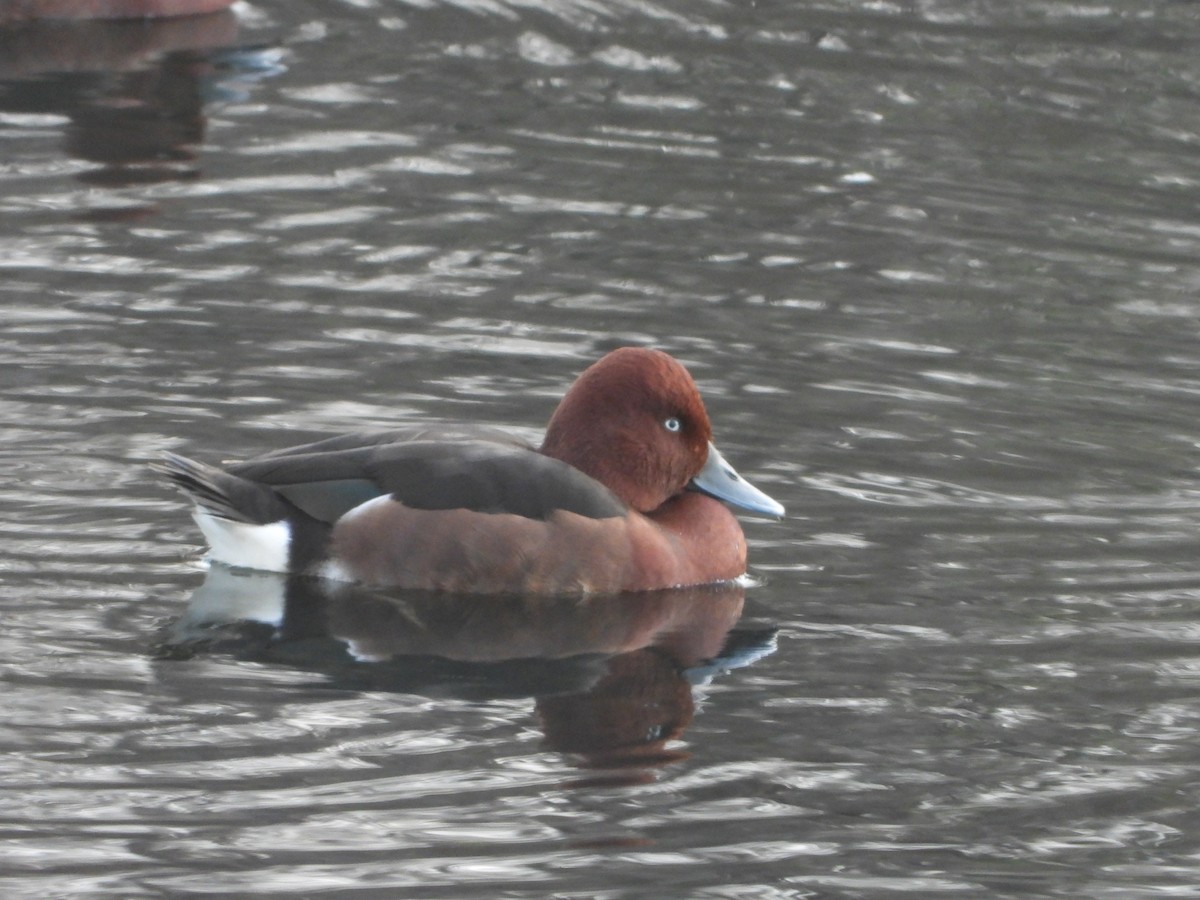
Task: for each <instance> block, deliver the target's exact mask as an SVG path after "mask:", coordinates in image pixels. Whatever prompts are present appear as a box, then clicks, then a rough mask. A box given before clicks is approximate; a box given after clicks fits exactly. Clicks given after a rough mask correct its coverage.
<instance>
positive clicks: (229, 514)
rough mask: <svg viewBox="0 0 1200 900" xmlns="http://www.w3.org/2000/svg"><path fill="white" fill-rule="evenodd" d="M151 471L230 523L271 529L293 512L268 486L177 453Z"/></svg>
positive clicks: (167, 455)
mask: <svg viewBox="0 0 1200 900" xmlns="http://www.w3.org/2000/svg"><path fill="white" fill-rule="evenodd" d="M151 467H152V468H153V469H154V471H156V472H158V473H159V474H160V475H165V476H166V477H167V478H168V479H169V480H170V481H171V483H172V484H174V485H175V486H176V487H177V488H179V489H180V490H181V491H183V492H184V493H185V494H187V495H188V496H189V497H190V498H191V499H192V501H193V502H194V503H195V504H196V506H198V507H199V508H200V509H201V510H202V511H204V512H206V513H208V515H210V516H212V517H214V518H217V519H223V520H225V521H228V522H241V523H244V524H246V525H269V524H271V523H273V522H279V521H281V520H283V519H286V518H288V516H289V514H290V513H292V512H294V510H293V509H292V507H291V506H290V505H289V504H288V503H286V502H285V501H284V500H283V499H282V498H281V497H280V496H279V495H278V494H276V493H275V492H274V491H273V490H271V489H270V488H269V487H267V486H266V485H262V484H258V483H256V482H253V481H249V480H248V479H245V478H240V477H238V476H237V475H232V474H230V473H229V472H226V471H224V470H223V469H218V468H217V467H216V466H210V465H208V464H207V463H202V462H196V460H194V459H188V458H187V457H184V456H177V455H176V454H174V453H164V454H163V457H162V460H161V461H159V462H157V463H153V464H152V465H151Z"/></svg>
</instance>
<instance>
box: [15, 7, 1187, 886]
mask: <svg viewBox="0 0 1200 900" xmlns="http://www.w3.org/2000/svg"><path fill="white" fill-rule="evenodd" d="M1198 38H1200V12H1198V11H1197V10H1195V9H1194V7H1193V5H1192V4H1188V3H1173V2H1166V0H1161V2H1152V0H1138V2H1132V3H1125V4H1118V5H1103V4H1091V5H1088V4H1066V3H1052V2H1039V3H1027V4H1021V5H1020V7H1019V8H1018V9H1014V8H1012V5H1011V4H1001V3H991V2H986V0H972V2H967V3H962V2H955V3H940V2H924V3H874V2H870V3H868V2H844V3H832V2H831V3H823V4H819V3H812V4H795V3H790V2H778V3H770V2H759V3H754V4H751V3H730V4H715V3H713V4H696V3H684V2H676V0H667V2H659V3H648V2H641V0H595V2H586V3H584V2H565V0H562V2H559V0H537V2H533V0H531V2H503V0H479V2H473V0H461V2H419V3H418V2H411V3H410V2H398V0H386V2H379V3H373V4H369V3H344V4H313V3H282V2H274V0H264V2H260V3H256V4H254V5H248V4H241V5H239V6H237V7H236V8H235V10H234V11H233V12H232V13H231V14H229V15H222V16H214V17H210V18H205V19H203V20H192V21H189V22H187V23H171V24H158V25H155V24H147V23H132V24H131V23H125V24H112V25H106V26H88V27H85V26H70V27H68V26H62V25H55V26H50V25H47V26H43V27H39V28H37V29H34V28H24V29H21V30H19V31H17V30H10V31H5V32H0V79H2V82H0V250H2V252H0V328H2V336H0V340H2V341H3V345H2V346H3V350H4V353H3V356H0V366H2V373H0V456H2V458H3V465H2V466H0V506H2V507H3V509H4V512H5V514H4V516H3V522H2V524H0V533H2V536H0V545H2V546H3V550H2V555H0V567H2V570H3V579H2V581H0V599H2V602H3V606H4V610H5V628H4V629H3V632H2V633H0V679H2V680H3V685H4V697H5V702H4V707H3V708H4V714H3V716H2V717H0V749H3V750H4V751H5V752H4V753H3V755H2V757H0V759H2V761H0V767H3V780H2V783H3V786H4V790H3V791H0V807H2V810H0V823H2V824H0V836H2V837H3V842H2V844H0V891H2V892H3V894H4V895H5V896H11V897H45V896H56V895H69V896H113V897H123V898H124V897H141V896H163V895H171V896H194V895H203V894H221V893H225V894H243V895H247V894H260V895H266V896H271V895H279V896H289V895H290V896H330V897H334V896H351V895H353V896H390V897H394V896H412V897H422V898H430V897H447V898H450V897H453V898H463V897H476V896H477V897H489V898H491V897H496V896H507V897H545V896H558V897H573V896H587V897H613V898H616V897H644V896H655V897H681V898H682V897H688V898H718V897H721V898H732V897H739V898H744V897H755V898H776V897H822V898H825V897H872V898H873V897H890V896H915V897H939V896H946V897H954V896H980V895H985V896H991V897H1051V896H1058V897H1081V896H1086V897H1120V898H1132V897H1159V896H1187V895H1189V894H1190V893H1191V892H1193V891H1194V890H1195V884H1196V883H1197V882H1198V881H1200V871H1198V868H1197V864H1196V859H1197V855H1198V854H1200V845H1198V844H1197V840H1196V837H1195V832H1196V828H1195V826H1196V814H1195V812H1194V810H1195V809H1196V807H1197V805H1198V801H1200V796H1198V791H1197V787H1196V785H1197V780H1196V777H1195V773H1196V771H1197V763H1198V762H1200V755H1198V754H1197V751H1196V749H1195V748H1196V746H1197V727H1198V724H1200V723H1198V721H1197V720H1198V718H1200V706H1198V705H1197V697H1198V688H1200V656H1198V655H1197V642H1198V641H1200V613H1198V612H1197V602H1198V599H1200V569H1198V568H1197V565H1196V563H1195V545H1194V534H1195V533H1196V531H1197V524H1198V523H1200V491H1198V490H1197V488H1196V459H1197V450H1198V446H1200V430H1198V428H1197V425H1196V421H1197V417H1196V415H1195V410H1196V399H1197V393H1198V392H1200V357H1198V355H1197V353H1196V346H1197V343H1196V340H1197V331H1198V330H1200V329H1198V327H1197V324H1196V323H1197V316H1196V313H1197V307H1196V299H1195V296H1196V286H1197V270H1196V265H1195V261H1196V259H1197V258H1198V256H1200V252H1198V251H1200V230H1198V228H1197V222H1198V218H1197V209H1198V206H1197V202H1198V200H1200V189H1198V188H1200V156H1198V155H1197V152H1196V148H1197V145H1198V143H1200V119H1198V118H1197V116H1196V112H1195V110H1196V109H1197V101H1198V99H1200V67H1198V64H1197V62H1196V58H1195V53H1194V46H1195V44H1196V41H1197V39H1198ZM626 343H635V344H653V345H656V346H660V347H663V348H664V349H667V350H669V351H670V352H672V353H674V354H675V355H677V356H678V357H679V358H680V359H682V360H684V361H685V362H686V363H687V365H688V366H689V367H690V368H691V370H692V372H693V373H694V374H695V376H696V378H697V380H698V381H699V383H700V385H701V388H702V390H703V392H704V394H705V397H706V400H707V402H708V406H709V410H710V413H711V415H712V418H713V420H714V423H715V428H716V436H717V440H718V443H719V445H720V446H721V447H722V450H723V452H724V453H725V455H726V456H727V457H728V458H729V459H730V460H731V461H732V462H734V463H735V464H736V465H737V467H738V469H739V470H740V471H741V472H742V473H743V474H745V475H747V476H748V477H749V478H751V479H752V480H753V481H755V482H756V483H757V484H759V485H760V486H761V487H762V488H763V489H764V490H766V491H767V492H768V493H770V494H772V495H773V496H775V497H777V498H778V499H779V500H780V501H781V502H783V503H784V504H785V505H786V506H787V508H788V510H789V515H788V517H787V518H786V519H785V520H783V521H781V522H774V521H770V520H766V519H757V518H754V517H750V518H747V519H746V520H745V528H746V533H747V537H748V539H749V542H750V548H751V550H750V552H751V569H752V574H753V575H754V576H755V577H756V579H757V581H758V583H757V584H755V585H754V586H751V587H748V588H746V589H745V590H744V591H740V592H738V593H737V594H736V595H733V596H731V595H724V594H719V595H716V596H707V595H701V596H692V595H686V594H685V595H684V596H681V597H676V598H673V599H669V598H668V599H663V598H657V599H656V600H654V601H653V602H649V603H647V604H646V605H644V606H643V605H636V604H630V603H628V602H621V603H614V604H612V605H611V606H600V607H589V610H588V611H587V613H588V614H589V615H592V616H594V617H596V618H591V619H583V620H580V619H577V618H574V616H576V615H578V611H577V610H563V609H561V608H558V607H553V606H551V607H539V606H534V607H528V606H521V605H518V606H516V607H501V608H499V609H494V608H488V609H485V610H480V609H479V608H478V607H472V606H471V605H470V604H469V603H464V602H463V601H462V600H461V598H459V599H457V600H454V601H452V602H448V603H447V604H446V605H444V606H443V605H440V604H438V603H437V602H434V601H431V600H430V598H421V597H406V598H394V597H392V598H388V597H382V598H381V597H377V596H371V597H361V596H354V595H351V596H349V597H346V596H343V597H340V598H339V597H336V596H335V597H327V596H323V595H321V594H320V592H316V593H314V592H313V591H311V590H304V589H297V587H296V586H295V585H289V584H286V583H278V582H270V583H265V582H257V581H254V580H253V579H251V580H249V582H247V581H241V582H238V581H235V582H232V583H230V582H224V583H222V582H220V581H219V580H218V581H217V582H214V576H216V575H218V574H219V573H217V572H207V571H206V570H205V569H204V567H203V566H202V565H201V564H200V562H199V556H200V550H201V548H200V543H199V536H198V534H197V533H196V531H195V529H194V527H193V526H192V524H191V522H190V520H189V519H188V517H187V515H186V512H185V510H184V508H183V504H182V503H181V501H180V499H179V498H177V497H175V496H174V495H173V494H172V493H171V492H170V491H169V490H167V489H166V488H164V487H163V486H162V485H160V484H159V483H157V482H156V481H155V479H154V478H153V476H152V475H151V474H150V473H149V472H148V469H147V463H148V462H149V461H150V460H152V459H153V458H155V456H156V455H157V454H158V453H159V452H160V451H162V450H166V449H171V450H178V451H182V452H186V453H189V454H194V455H196V456H198V457H201V458H205V459H210V460H219V459H221V458H226V457H235V456H242V455H250V454H252V453H256V452H260V451H263V450H267V449H272V448H277V447H280V446H283V445H285V444H287V443H297V442H300V441H303V440H307V439H310V438H313V437H316V436H319V435H323V434H326V433H329V432H333V431H337V430H342V429H352V428H353V429H359V428H371V427H386V426H389V425H392V424H395V423H398V422H408V421H413V420H430V421H454V420H460V419H471V420H474V421H478V422H484V423H491V424H500V425H510V426H513V427H514V428H515V429H516V431H517V432H518V433H520V434H523V435H525V436H526V437H536V435H537V434H538V431H539V429H540V428H541V426H542V424H543V423H544V422H545V419H546V418H547V416H548V415H549V413H550V411H551V410H552V409H553V407H554V404H555V402H556V400H557V398H558V397H559V396H560V395H561V392H562V391H563V389H564V388H565V386H566V385H567V384H568V383H569V382H570V380H571V378H572V377H573V376H574V375H575V374H576V373H577V372H578V371H579V370H580V369H582V368H583V367H584V366H586V365H587V364H588V363H589V362H590V361H591V360H593V359H595V358H596V357H598V356H599V355H600V354H601V353H603V352H604V351H605V350H607V349H609V348H611V347H614V346H618V345H621V344H626ZM243 604H244V606H243ZM568 613H569V614H568ZM535 625H536V626H537V627H535ZM543 627H544V628H547V629H550V630H549V631H542V630H539V629H540V628H543ZM588 628H592V629H599V630H600V631H601V632H602V633H603V634H604V635H605V636H606V637H605V640H604V641H600V642H598V643H591V644H587V643H586V642H580V643H573V640H574V639H576V638H578V637H579V636H580V635H582V634H584V633H589V632H587V630H586V629H588ZM554 629H557V630H554ZM464 636H465V639H463V638H464ZM510 637H511V638H514V639H515V644H514V643H507V642H506V640H505V639H507V638H510ZM493 638H494V640H492V639H493ZM552 648H553V649H552Z"/></svg>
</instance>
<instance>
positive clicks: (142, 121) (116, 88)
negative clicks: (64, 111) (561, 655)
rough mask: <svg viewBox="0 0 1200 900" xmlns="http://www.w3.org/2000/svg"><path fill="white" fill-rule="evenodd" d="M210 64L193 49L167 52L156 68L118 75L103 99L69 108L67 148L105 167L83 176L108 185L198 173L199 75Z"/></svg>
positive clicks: (201, 130) (200, 130)
mask: <svg viewBox="0 0 1200 900" xmlns="http://www.w3.org/2000/svg"><path fill="white" fill-rule="evenodd" d="M206 67H207V63H206V62H205V61H204V59H203V58H202V57H198V56H197V55H196V54H193V53H169V54H167V55H166V56H164V57H163V58H162V59H161V60H159V62H158V64H157V65H156V66H154V67H153V68H152V69H149V70H146V71H142V72H131V73H127V74H125V75H122V76H120V78H119V79H116V82H117V83H116V84H114V85H113V89H112V90H111V91H110V92H109V93H108V94H107V95H106V96H104V97H103V98H101V99H98V100H97V101H96V102H94V103H92V104H89V105H82V106H80V107H79V108H77V109H76V110H74V111H73V112H72V113H71V125H70V127H69V128H68V129H67V147H66V149H67V152H68V153H69V154H70V155H71V156H75V157H78V158H79V159H85V160H88V161H89V162H95V163H100V164H101V165H103V166H105V168H104V169H101V170H99V171H94V172H89V173H86V174H85V175H83V176H81V177H82V178H83V179H84V180H85V181H88V182H89V183H91V184H105V185H106V186H116V185H122V186H124V185H131V184H147V183H154V182H157V181H170V180H176V179H178V178H191V177H195V175H196V172H195V170H194V169H192V168H191V167H190V166H186V167H183V168H176V167H175V166H174V165H173V164H176V163H192V162H194V161H195V159H196V154H195V152H194V150H193V149H192V148H193V147H194V146H196V145H197V144H199V143H200V142H201V141H202V140H204V129H205V119H204V114H203V103H202V102H201V99H200V89H199V80H198V77H199V75H200V74H201V73H203V72H204V71H205V69H206Z"/></svg>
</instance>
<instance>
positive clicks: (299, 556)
mask: <svg viewBox="0 0 1200 900" xmlns="http://www.w3.org/2000/svg"><path fill="white" fill-rule="evenodd" d="M153 468H154V470H155V471H157V472H159V473H160V474H162V475H165V476H166V477H167V478H168V479H169V480H170V481H171V483H172V484H174V485H175V486H176V487H178V488H179V489H181V490H182V491H183V492H184V493H185V494H187V495H188V496H189V497H190V498H191V499H192V501H193V502H194V503H195V504H196V509H195V510H193V513H192V516H193V518H194V519H195V520H196V524H197V525H199V526H200V530H201V531H202V532H204V537H205V538H206V539H207V540H208V546H209V549H210V551H211V553H210V554H209V555H210V557H211V558H212V559H213V560H215V561H217V562H221V563H224V564H225V565H228V566H235V567H237V568H246V569H259V570H264V571H268V572H299V571H303V570H305V569H306V568H307V567H308V566H310V565H312V564H313V563H315V562H317V561H319V560H320V558H321V557H322V556H323V555H324V547H325V541H326V537H327V534H328V531H329V527H328V526H327V525H325V524H324V523H320V522H317V521H316V520H315V519H312V518H310V517H309V516H306V515H305V514H304V513H302V512H300V510H298V509H296V507H294V506H292V504H290V503H288V502H287V501H286V500H284V499H283V498H282V497H280V496H279V495H278V494H277V493H275V491H273V490H272V489H271V488H270V487H269V486H268V485H265V484H259V483H257V482H254V481H250V480H249V479H247V478H241V477H239V476H237V475H233V474H231V473H229V472H226V471H224V470H222V469H218V468H217V467H216V466H210V465H207V464H205V463H201V462H196V461H195V460H193V459H187V458H185V457H182V456H176V455H175V454H174V453H167V454H164V456H163V458H162V460H161V461H160V462H158V463H155V464H153Z"/></svg>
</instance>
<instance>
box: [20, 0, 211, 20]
mask: <svg viewBox="0 0 1200 900" xmlns="http://www.w3.org/2000/svg"><path fill="white" fill-rule="evenodd" d="M232 4H233V0H0V23H4V22H24V21H30V20H37V19H141V18H144V17H148V16H198V15H203V14H204V13H211V12H216V11H217V10H221V9H225V8H226V7H228V6H231V5H232Z"/></svg>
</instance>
